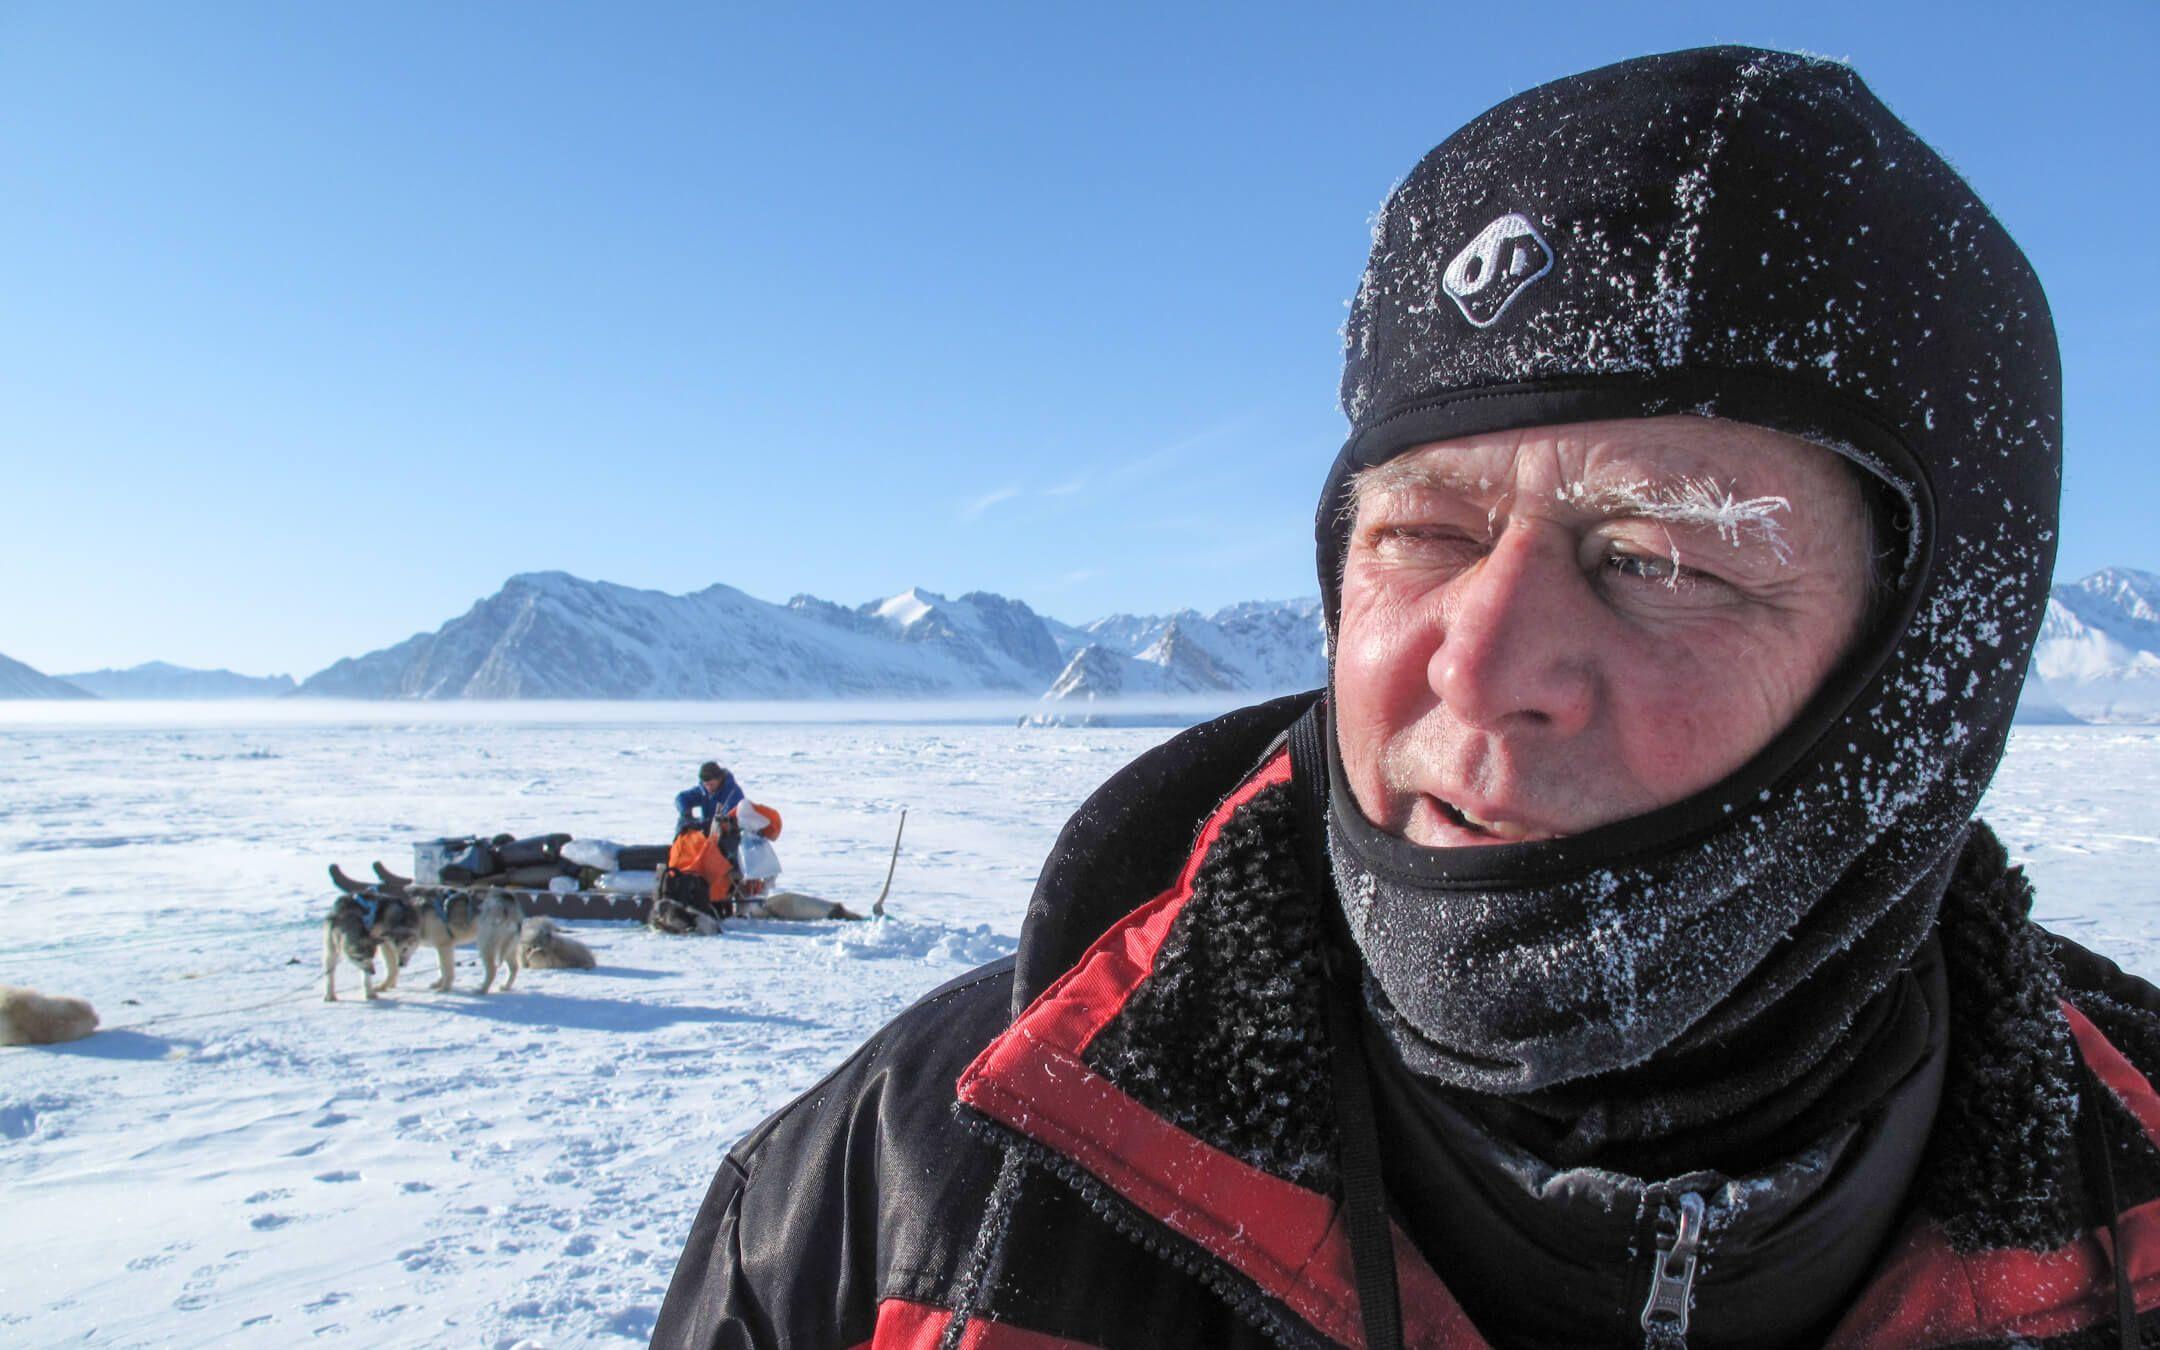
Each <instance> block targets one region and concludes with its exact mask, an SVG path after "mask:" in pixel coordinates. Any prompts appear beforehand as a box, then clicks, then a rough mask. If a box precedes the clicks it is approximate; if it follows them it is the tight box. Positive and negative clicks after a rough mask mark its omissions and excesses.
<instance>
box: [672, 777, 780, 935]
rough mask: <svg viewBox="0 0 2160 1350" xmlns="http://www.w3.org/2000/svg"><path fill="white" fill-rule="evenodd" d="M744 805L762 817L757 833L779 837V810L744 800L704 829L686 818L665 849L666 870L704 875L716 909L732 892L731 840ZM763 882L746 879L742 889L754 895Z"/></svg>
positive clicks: (737, 831) (738, 828)
mask: <svg viewBox="0 0 2160 1350" xmlns="http://www.w3.org/2000/svg"><path fill="white" fill-rule="evenodd" d="M745 807H747V808H748V809H749V810H751V811H755V812H756V813H757V815H758V816H759V817H760V818H762V820H763V821H764V823H763V824H762V825H759V826H757V829H756V832H757V833H758V834H759V835H760V836H762V837H763V838H765V839H768V840H772V839H778V838H779V837H780V813H779V812H778V811H775V810H773V809H772V808H771V807H769V806H765V805H762V804H760V803H757V802H745V803H744V804H743V806H742V807H737V808H736V809H735V810H733V811H729V812H727V813H726V814H724V815H720V816H716V817H714V818H713V822H712V825H711V826H710V827H709V828H707V829H700V828H699V827H698V825H697V823H696V822H695V821H691V820H685V821H684V822H683V824H682V826H681V828H680V829H679V830H678V831H677V832H676V835H675V843H674V845H673V846H672V847H670V848H669V849H668V864H667V865H668V870H669V871H670V872H674V873H676V874H678V875H686V876H698V877H703V878H704V879H705V885H706V888H707V893H708V894H709V895H710V896H711V900H712V904H713V906H714V907H715V908H716V909H718V908H719V907H720V906H722V905H723V904H725V903H727V902H728V901H729V900H731V899H732V898H733V896H734V894H735V871H736V863H735V858H734V856H733V855H734V852H735V850H734V847H733V844H734V841H735V840H736V839H739V838H740V837H741V834H742V829H743V822H742V820H741V818H740V813H741V812H742V811H743V809H744V808H745ZM764 884H765V883H763V882H762V881H750V882H745V883H744V889H745V891H746V892H747V893H749V894H752V895H754V894H756V893H757V891H758V890H759V889H762V888H763V886H764Z"/></svg>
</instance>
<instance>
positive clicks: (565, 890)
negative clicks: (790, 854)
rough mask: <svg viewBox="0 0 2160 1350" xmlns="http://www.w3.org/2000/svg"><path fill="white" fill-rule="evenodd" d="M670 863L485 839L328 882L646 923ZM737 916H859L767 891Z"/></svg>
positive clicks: (643, 848)
mask: <svg viewBox="0 0 2160 1350" xmlns="http://www.w3.org/2000/svg"><path fill="white" fill-rule="evenodd" d="M906 830H907V812H905V811H902V812H901V813H900V826H899V830H898V831H896V832H895V834H894V835H893V846H892V856H891V857H890V858H889V859H888V860H887V862H886V867H885V884H884V886H883V887H882V888H880V890H879V891H878V895H877V899H876V900H875V901H873V902H872V903H871V905H870V910H869V914H868V916H867V917H870V918H882V917H883V916H884V914H885V901H886V898H887V897H888V896H889V895H890V894H891V893H892V881H893V872H894V869H895V868H896V867H897V866H898V865H899V861H900V840H901V837H902V836H903V835H904V834H905V832H906ZM667 858H668V849H667V847H666V846H664V845H619V844H613V843H609V842H607V841H604V840H584V841H580V840H577V839H575V838H573V837H572V836H571V835H567V834H549V835H537V836H532V837H529V838H525V839H517V838H514V837H512V836H510V835H496V836H494V837H493V838H489V839H482V838H479V837H477V836H466V837H463V838H448V839H431V840H424V841H420V842H416V843H415V844H414V845H413V868H412V874H411V875H410V876H404V875H400V874H398V873H396V872H393V871H392V870H390V869H389V868H388V867H386V866H384V865H383V864H382V862H381V861H379V860H378V861H376V862H375V863H373V864H372V865H371V870H372V871H373V872H374V875H375V880H374V881H373V882H366V881H361V880H359V879H357V878H355V877H352V876H349V875H347V874H346V873H345V872H344V871H343V870H342V869H341V868H340V867H338V865H337V864H335V863H332V864H331V866H330V880H331V883H332V884H333V885H335V886H336V887H337V889H338V890H339V891H341V892H343V893H344V894H346V895H352V896H362V895H367V894H371V893H377V892H380V893H384V894H389V895H394V896H397V897H399V898H401V899H405V900H407V901H409V902H411V903H415V904H423V905H429V906H433V907H436V908H438V909H439V908H440V907H441V906H443V905H445V904H447V903H449V902H450V901H451V900H452V898H453V897H455V896H458V895H461V894H472V893H474V892H489V893H495V894H501V895H505V896H507V897H509V898H510V899H512V900H513V901H515V902H516V904H517V906H518V908H519V909H520V910H521V911H522V912H523V913H524V915H525V916H526V917H527V918H547V919H565V920H580V921H582V920H591V919H603V920H617V921H620V920H630V921H632V922H636V923H651V922H652V919H653V911H654V909H655V907H656V905H657V904H658V903H659V901H660V900H661V898H662V897H665V896H667V895H668V894H669V887H668V883H669V879H670V873H669V870H668V865H667ZM776 870H777V869H776ZM737 907H738V911H739V912H740V913H743V914H745V915H748V916H750V917H758V918H774V919H789V920H798V921H815V920H819V919H828V918H847V919H860V918H863V917H865V916H864V915H862V914H859V913H856V912H854V911H851V910H849V909H848V908H847V907H846V906H845V905H842V904H840V903H839V902H837V901H832V900H827V899H825V898H823V897H820V896H815V895H810V894H808V893H805V892H802V891H792V890H777V889H771V888H767V890H766V891H764V892H763V893H760V894H755V895H751V896H748V897H745V898H744V899H743V900H741V901H739V902H738V906H737Z"/></svg>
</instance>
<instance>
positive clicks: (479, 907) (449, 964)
mask: <svg viewBox="0 0 2160 1350" xmlns="http://www.w3.org/2000/svg"><path fill="white" fill-rule="evenodd" d="M412 907H413V913H414V914H415V915H417V916H418V917H419V920H420V942H421V944H422V945H423V946H428V947H433V948H434V949H435V959H436V960H438V961H440V962H441V963H442V978H441V979H439V980H437V981H435V983H434V984H433V985H431V986H429V987H430V988H432V989H434V990H435V992H437V993H439V994H447V993H449V992H450V986H451V983H452V981H453V980H454V979H455V971H456V968H457V967H456V963H455V961H454V960H453V958H452V955H451V952H452V949H453V948H456V947H459V946H462V945H464V944H465V943H468V942H470V943H472V944H473V945H474V946H475V947H478V948H479V949H480V963H481V965H482V966H483V967H485V970H486V973H485V975H484V976H483V977H482V978H481V981H480V992H481V993H483V994H484V993H486V992H487V991H488V990H489V989H491V988H493V987H494V985H495V972H496V970H497V968H499V967H507V968H508V970H509V976H508V978H506V979H505V980H504V981H503V990H504V992H506V993H507V992H508V991H509V990H510V988H511V986H513V985H515V984H516V983H517V977H518V968H519V966H520V964H521V963H520V961H519V958H518V930H519V929H520V928H522V927H523V926H524V923H525V911H524V910H523V909H521V908H519V906H518V902H517V900H516V899H515V898H513V897H512V896H511V895H509V894H508V893H507V892H505V891H498V890H493V889H489V890H482V891H446V892H444V893H442V894H441V895H439V896H435V897H433V898H430V899H423V898H421V897H419V896H414V897H413V899H412Z"/></svg>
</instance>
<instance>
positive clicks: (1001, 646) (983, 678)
mask: <svg viewBox="0 0 2160 1350" xmlns="http://www.w3.org/2000/svg"><path fill="white" fill-rule="evenodd" d="M788 608H789V609H791V610H793V611H794V612H795V613H797V614H801V615H805V616H807V617H809V618H813V619H816V620H817V621H818V622H820V623H825V624H830V625H832V626H834V627H838V628H841V629H844V630H845V631H848V632H854V633H864V634H868V635H872V636H877V637H884V638H888V639H891V640H893V641H896V642H899V643H902V644H904V645H909V646H919V647H924V648H929V649H934V650H938V651H942V652H944V653H946V654H947V655H949V656H951V657H953V658H954V659H956V660H958V661H959V662H961V663H962V664H963V665H965V666H967V667H968V668H969V669H971V670H972V671H974V672H975V674H976V676H977V677H978V679H979V681H980V687H981V688H984V689H1015V690H1025V691H1027V692H1030V693H1032V692H1034V691H1036V690H1038V689H1041V688H1042V687H1043V684H1044V682H1045V681H1047V680H1051V679H1054V678H1056V676H1057V673H1058V670H1059V669H1060V667H1062V666H1063V665H1064V658H1063V655H1062V654H1061V653H1060V651H1059V649H1058V643H1057V639H1056V638H1055V637H1054V636H1052V634H1051V632H1050V630H1049V626H1048V625H1047V624H1046V623H1045V622H1044V621H1043V618H1042V616H1041V615H1039V614H1037V613H1036V612H1035V611H1034V610H1032V609H1029V608H1028V607H1027V606H1026V605H1024V604H1022V603H1021V602H1020V601H1018V600H1008V599H1006V598H1005V597H1004V596H1002V595H992V594H990V593H989V592H988V591H970V592H968V593H967V594H966V595H963V596H961V597H960V598H959V599H958V600H948V599H946V598H945V597H944V596H942V595H939V594H938V593H937V592H936V591H926V590H924V589H922V588H921V587H920V586H916V587H911V588H910V589H908V590H905V591H902V592H901V593H900V594H898V595H896V596H893V597H892V598H890V599H888V600H873V601H871V602H870V603H868V604H865V605H860V606H857V607H856V608H854V609H846V608H844V607H842V606H840V605H836V604H833V603H832V602H831V601H829V600H820V599H818V598H817V597H815V596H810V595H798V596H796V597H795V598H794V599H793V600H790V601H788ZM1061 626H1062V625H1061Z"/></svg>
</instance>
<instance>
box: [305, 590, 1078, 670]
mask: <svg viewBox="0 0 2160 1350" xmlns="http://www.w3.org/2000/svg"><path fill="white" fill-rule="evenodd" d="M1057 670H1058V653H1057V644H1056V642H1055V641H1053V640H1052V638H1051V637H1050V635H1049V633H1048V631H1047V630H1046V629H1045V628H1044V627H1043V624H1042V620H1041V619H1040V618H1039V617H1038V616H1037V615H1036V614H1035V613H1034V611H1032V610H1030V609H1029V608H1028V607H1027V606H1026V605H1024V604H1022V603H1020V602H1019V601H1017V600H1007V599H1005V598H1003V597H1002V596H996V595H988V594H982V593H976V594H971V595H965V596H962V597H961V598H960V599H959V600H956V601H949V600H947V599H945V598H944V597H943V596H940V595H937V594H935V593H933V592H930V591H922V590H911V591H906V592H903V593H902V594H900V595H898V596H895V597H893V598H892V599H890V600H885V601H880V602H874V603H872V604H868V605H864V606H862V607H860V608H857V609H848V608H846V607H844V606H840V605H835V604H832V603H831V602H829V601H824V600H819V599H816V598H815V597H812V596H797V597H796V598H795V599H794V600H793V601H791V602H789V603H788V604H786V605H775V604H770V603H768V602H766V601H763V600H758V599H756V598H754V597H752V596H749V595H745V594H744V593H743V592H741V591H738V590H736V589H735V588H734V587H732V586H708V587H706V588H705V589H704V590H702V591H694V592H692V593H690V594H688V595H666V594H663V593H662V592H659V591H646V590H636V589H633V588H631V587H628V586H617V585H614V584H613V583H610V582H605V581H585V580H583V579H581V578H578V577H573V576H570V575H568V574H566V573H562V572H538V573H527V574H523V575H520V576H514V577H512V578H510V580H509V581H508V582H507V583H505V584H504V586H503V588H502V589H501V590H500V591H497V592H496V593H495V594H494V595H491V596H489V597H488V598H486V599H485V600H482V601H481V602H480V603H478V604H476V605H474V606H473V607H472V609H470V610H469V611H467V612H466V613H465V614H464V615H462V616H460V617H458V618H456V619H453V620H451V621H450V622H449V623H447V624H444V625H443V626H442V627H441V628H439V629H437V630H436V631H434V632H432V633H421V634H418V635H416V636H414V637H411V638H408V639H406V640H405V641H404V642H401V643H399V644H397V645H396V646H394V647H386V648H384V649H382V650H380V651H375V652H370V653H368V654H367V655H365V656H359V657H354V658H351V659H348V660H344V661H340V662H338V663H337V664H335V665H333V666H331V667H329V668H328V669H327V670H324V671H322V672H321V673H319V674H317V675H314V676H311V677H310V678H309V679H307V680H306V681H305V682H303V683H302V684H301V686H300V692H301V693H303V694H319V695H332V696H339V697H345V698H428V699H434V698H506V699H508V698H627V699H657V698H684V699H707V698H827V697H832V698H837V697H860V696H870V695H899V696H925V695H939V694H966V693H980V692H985V691H999V692H1013V693H1035V692H1037V691H1039V690H1040V689H1042V688H1043V687H1044V686H1045V685H1046V684H1048V683H1049V681H1050V680H1051V679H1052V678H1053V677H1055V676H1056V674H1057Z"/></svg>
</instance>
